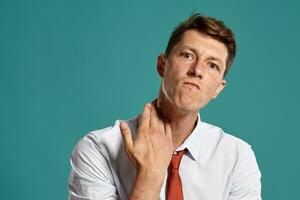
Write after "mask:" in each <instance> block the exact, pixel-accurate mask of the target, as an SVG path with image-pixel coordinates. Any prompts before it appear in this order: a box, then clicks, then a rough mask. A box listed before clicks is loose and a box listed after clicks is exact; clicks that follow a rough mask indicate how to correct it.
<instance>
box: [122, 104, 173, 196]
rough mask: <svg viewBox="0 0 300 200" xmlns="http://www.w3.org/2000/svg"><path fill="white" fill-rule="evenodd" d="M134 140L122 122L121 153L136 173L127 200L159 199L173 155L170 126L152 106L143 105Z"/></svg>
mask: <svg viewBox="0 0 300 200" xmlns="http://www.w3.org/2000/svg"><path fill="white" fill-rule="evenodd" d="M139 124H140V126H139V128H138V131H137V136H136V138H135V139H134V140H132V136H131V132H130V129H129V127H128V125H127V124H126V123H125V122H122V123H121V124H120V129H121V132H122V136H123V139H124V142H125V151H126V153H127V156H128V158H129V160H130V161H131V162H132V163H133V165H134V166H135V168H136V170H137V175H136V177H135V182H134V184H133V187H132V191H131V194H130V196H129V199H130V200H155V199H159V194H160V190H161V187H162V184H163V181H164V177H165V174H166V172H167V169H168V166H169V163H170V161H171V157H172V153H173V142H172V132H171V126H170V124H169V123H168V122H166V119H165V120H164V121H163V120H162V119H161V118H159V117H158V115H157V112H156V108H155V106H154V105H150V104H146V106H145V108H144V112H143V114H142V115H141V117H140V123H139Z"/></svg>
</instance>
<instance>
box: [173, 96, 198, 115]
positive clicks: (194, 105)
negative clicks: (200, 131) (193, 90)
mask: <svg viewBox="0 0 300 200" xmlns="http://www.w3.org/2000/svg"><path fill="white" fill-rule="evenodd" d="M175 104H176V107H177V108H178V109H179V110H181V111H183V112H186V113H190V112H198V111H199V109H200V106H199V103H198V102H197V101H195V100H193V99H191V98H188V97H181V98H176V100H175Z"/></svg>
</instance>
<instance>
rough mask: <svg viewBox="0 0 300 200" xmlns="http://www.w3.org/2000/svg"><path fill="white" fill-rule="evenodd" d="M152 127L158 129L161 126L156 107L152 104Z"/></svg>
mask: <svg viewBox="0 0 300 200" xmlns="http://www.w3.org/2000/svg"><path fill="white" fill-rule="evenodd" d="M150 126H151V127H158V126H159V124H158V116H157V112H156V108H155V105H153V104H151V114H150Z"/></svg>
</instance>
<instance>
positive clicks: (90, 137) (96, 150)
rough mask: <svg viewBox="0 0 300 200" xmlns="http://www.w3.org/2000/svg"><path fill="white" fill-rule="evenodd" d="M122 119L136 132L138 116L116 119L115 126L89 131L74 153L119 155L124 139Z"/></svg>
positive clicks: (105, 155)
mask: <svg viewBox="0 0 300 200" xmlns="http://www.w3.org/2000/svg"><path fill="white" fill-rule="evenodd" d="M122 121H126V122H127V123H128V125H129V127H130V128H131V129H132V132H136V131H135V130H136V123H137V118H136V117H135V118H132V119H130V120H116V121H115V123H114V125H113V126H109V127H106V128H103V129H98V130H94V131H91V132H89V133H88V134H86V135H85V136H84V137H82V138H81V139H80V140H79V141H78V143H77V144H76V146H75V148H74V150H73V155H74V154H78V153H83V154H85V155H88V154H102V155H103V156H104V157H107V156H110V157H114V156H117V155H116V154H117V153H118V152H119V150H120V148H121V146H122V143H123V139H122V135H121V131H120V128H119V125H120V123H121V122H122Z"/></svg>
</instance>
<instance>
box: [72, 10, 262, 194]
mask: <svg viewBox="0 0 300 200" xmlns="http://www.w3.org/2000/svg"><path fill="white" fill-rule="evenodd" d="M235 53H236V44H235V39H234V36H233V33H232V32H231V30H230V29H228V28H227V27H226V26H225V25H224V24H223V22H222V21H219V20H216V19H214V18H211V17H206V16H203V15H201V14H194V15H192V16H191V17H190V18H189V19H187V20H186V21H184V22H182V23H181V24H179V26H178V27H176V29H175V30H174V31H173V33H172V35H171V37H170V39H169V43H168V46H167V48H166V51H165V54H160V55H159V56H158V59H157V71H158V74H159V76H160V77H161V87H160V90H159V95H158V98H157V99H156V100H154V101H153V102H152V103H148V104H146V105H145V107H144V111H143V113H142V114H141V115H139V116H138V117H136V118H134V119H131V120H128V121H116V123H115V125H114V126H113V127H108V128H106V129H102V130H98V131H94V132H91V133H89V134H88V135H87V136H85V137H84V138H83V139H81V140H80V142H79V143H78V144H77V146H76V147H75V149H74V151H73V154H72V156H71V166H72V169H71V173H70V177H69V199H71V200H79V199H80V200H81V199H90V200H96V199H99V200H100V199H130V200H137V199H143V200H148V199H149V200H155V199H167V200H177V199H186V200H197V199H201V200H225V199H226V200H233V199H234V200H242V199H245V200H246V199H247V200H259V199H261V195H260V193H261V192H260V191H261V184H260V177H261V174H260V171H259V168H258V165H257V163H256V159H255V155H254V153H253V151H252V149H251V147H250V145H248V144H247V143H246V142H243V141H242V140H240V139H238V138H236V137H234V136H231V135H229V134H227V133H225V132H224V131H223V130H222V129H220V128H218V127H216V126H213V125H210V124H207V123H205V122H202V121H201V120H200V115H199V114H198V112H199V110H200V109H201V108H203V107H204V106H205V105H206V104H207V103H208V102H209V101H210V100H211V99H214V98H216V97H217V96H218V95H219V94H220V92H221V91H222V90H223V89H224V87H225V85H226V80H225V79H224V77H225V75H226V74H227V73H228V71H229V69H230V67H231V64H232V62H233V58H234V56H235Z"/></svg>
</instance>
